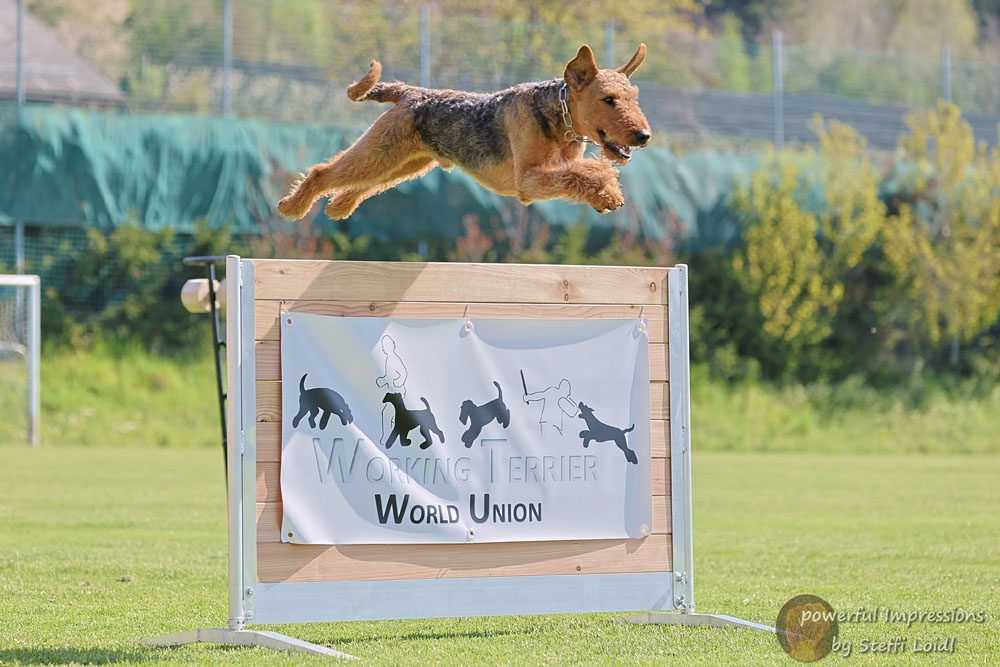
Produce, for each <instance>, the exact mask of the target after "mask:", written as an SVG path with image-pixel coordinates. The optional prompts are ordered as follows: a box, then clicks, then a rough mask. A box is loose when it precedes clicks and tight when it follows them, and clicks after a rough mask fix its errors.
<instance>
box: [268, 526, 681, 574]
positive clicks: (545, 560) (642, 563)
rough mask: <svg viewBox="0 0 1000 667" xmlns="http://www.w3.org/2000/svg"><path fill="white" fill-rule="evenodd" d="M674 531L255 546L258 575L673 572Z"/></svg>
mask: <svg viewBox="0 0 1000 667" xmlns="http://www.w3.org/2000/svg"><path fill="white" fill-rule="evenodd" d="M671 552H672V550H671V539H670V536H669V535H650V536H648V537H645V538H642V539H638V540H582V541H572V542H568V541H566V542H507V543H501V544H497V543H492V544H413V545H405V546H403V547H402V548H398V549H388V548H387V547H386V546H385V545H350V546H340V547H331V546H323V545H316V546H306V545H297V544H281V543H266V544H260V545H258V547H257V580H258V581H260V582H263V583H276V582H296V581H361V580H368V581H371V580H384V579H440V578H445V577H510V576H537V575H557V574H610V573H617V572H664V571H666V572H669V571H671V570H672V569H673V562H672V557H671Z"/></svg>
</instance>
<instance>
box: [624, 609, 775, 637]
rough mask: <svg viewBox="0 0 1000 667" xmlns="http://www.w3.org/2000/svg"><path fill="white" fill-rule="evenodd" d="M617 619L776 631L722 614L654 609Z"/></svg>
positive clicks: (636, 622) (627, 621) (642, 622)
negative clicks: (685, 612) (684, 612)
mask: <svg viewBox="0 0 1000 667" xmlns="http://www.w3.org/2000/svg"><path fill="white" fill-rule="evenodd" d="M619 620H620V621H621V622H622V623H635V624H637V625H651V624H655V625H710V626H712V627H713V628H753V629H754V630H764V631H765V632H773V633H775V634H777V632H778V631H777V630H775V629H774V628H772V627H771V626H769V625H763V624H761V623H753V622H752V621H744V620H743V619H742V618H733V617H732V616H724V615H722V614H683V613H672V612H664V611H655V612H649V613H646V614H636V615H635V616H629V617H627V618H621V619H619Z"/></svg>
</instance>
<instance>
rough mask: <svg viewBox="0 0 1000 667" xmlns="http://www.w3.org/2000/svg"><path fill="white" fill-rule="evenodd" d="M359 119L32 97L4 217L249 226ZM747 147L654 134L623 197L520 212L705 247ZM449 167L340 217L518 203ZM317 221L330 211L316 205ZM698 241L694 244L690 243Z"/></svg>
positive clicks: (490, 210) (11, 125)
mask: <svg viewBox="0 0 1000 667" xmlns="http://www.w3.org/2000/svg"><path fill="white" fill-rule="evenodd" d="M353 138H354V133H350V134H345V133H344V132H342V131H340V130H338V129H335V128H329V127H319V126H309V125H287V124H274V123H264V122H259V121H253V120H242V119H233V118H218V117H202V116H147V115H128V114H120V113H114V112H99V111H87V110H78V109H65V108H57V107H47V106H29V107H27V108H25V109H24V110H23V111H22V112H21V113H20V114H18V113H17V112H16V111H14V110H12V109H7V110H5V111H3V112H0V224H4V223H6V224H10V223H11V222H12V221H17V220H20V221H25V222H27V223H29V224H32V225H36V226H42V227H53V226H61V227H77V228H80V227H82V228H108V227H112V226H116V225H121V224H124V223H126V222H132V223H135V224H139V225H140V226H143V227H146V228H149V229H162V228H165V227H169V228H173V229H175V230H176V231H178V232H180V233H190V232H191V231H192V230H193V227H194V223H195V221H197V220H199V219H205V220H207V221H208V222H209V223H210V224H211V225H228V226H229V227H230V228H231V229H232V231H233V232H234V233H236V234H241V235H244V234H248V235H253V234H257V233H259V232H260V231H261V228H262V226H271V227H272V228H273V225H275V224H284V223H281V221H280V219H279V218H278V217H277V215H276V213H275V212H274V203H275V202H276V201H277V200H278V199H279V198H280V197H281V196H282V195H283V193H284V192H285V191H286V189H287V187H288V185H289V183H290V181H291V180H292V179H293V178H294V177H295V176H296V175H297V174H298V172H300V171H302V170H304V169H305V168H306V167H307V166H309V165H311V164H313V163H315V162H318V161H321V160H323V159H326V158H327V157H329V156H330V155H332V154H333V153H335V152H336V151H337V150H339V149H340V148H342V147H344V145H345V142H346V141H347V140H350V139H353ZM753 161H754V160H753V158H752V157H745V156H738V155H734V154H720V153H693V154H690V155H687V156H685V157H680V158H679V157H677V156H675V155H673V154H672V153H671V152H670V151H668V150H666V149H662V148H649V149H646V150H643V151H639V152H638V153H637V154H636V156H635V158H634V159H633V161H632V163H631V164H630V165H628V166H626V167H625V168H623V169H622V183H623V186H624V189H625V191H626V197H627V202H628V204H627V206H625V207H624V208H622V209H621V210H619V211H617V212H615V213H612V214H609V215H604V216H602V215H598V214H597V213H595V212H594V211H592V210H591V209H590V208H589V207H586V206H581V205H574V204H569V203H567V202H560V201H554V202H541V203H537V204H534V205H532V206H531V207H529V208H528V213H527V214H528V215H530V216H534V217H536V218H540V219H541V220H543V221H544V222H546V223H548V224H550V225H552V226H555V227H561V226H566V225H573V224H585V225H587V226H590V227H597V228H603V229H608V230H610V229H618V230H622V231H627V232H629V233H632V234H635V235H636V236H638V237H641V238H650V239H654V240H662V239H664V238H669V239H670V240H671V241H672V242H674V244H675V246H687V249H695V250H696V249H700V248H701V247H702V246H703V245H704V244H706V243H708V244H717V243H723V244H726V243H728V242H729V241H731V240H732V239H733V238H735V236H736V234H737V226H736V223H735V221H734V220H733V218H732V216H731V214H730V212H729V210H728V209H727V207H726V203H727V200H728V195H729V191H730V190H731V188H732V185H733V182H734V179H735V178H737V177H738V176H740V175H741V174H745V173H747V172H748V171H749V169H750V168H751V167H752V165H753ZM520 206H521V205H520V204H518V203H517V202H516V201H515V200H513V199H510V198H504V197H498V196H496V195H494V194H492V193H490V192H488V191H486V190H484V189H483V188H482V187H480V186H479V185H478V184H476V183H475V182H474V181H473V180H472V179H471V178H469V177H468V176H466V175H465V174H463V173H461V171H460V170H458V169H456V170H455V171H453V172H451V173H445V172H443V171H441V170H435V171H434V172H432V173H431V174H429V175H428V176H425V177H424V178H423V179H420V180H417V181H411V182H408V183H405V184H403V185H401V186H399V187H397V188H395V189H393V190H391V191H389V192H387V193H385V194H383V195H380V196H378V197H375V198H373V199H371V200H369V201H367V202H366V203H365V204H363V205H362V207H361V208H360V209H359V210H358V211H357V212H356V213H355V215H354V216H352V217H351V219H350V220H349V221H348V223H347V228H348V229H349V230H350V232H351V233H352V234H354V235H368V236H372V237H375V238H380V239H387V240H413V239H429V238H454V237H456V236H459V235H461V234H463V233H464V230H465V227H464V224H463V220H467V219H468V218H467V216H470V215H471V216H474V217H475V219H477V220H478V221H480V222H485V223H490V221H494V220H498V221H504V220H509V219H510V218H511V217H512V216H517V215H523V214H524V212H523V211H522V210H521V208H520ZM316 222H317V224H320V225H321V226H323V225H325V224H328V223H330V221H329V220H327V219H326V218H325V216H323V215H322V214H320V215H319V216H317V219H316ZM691 246H694V247H691Z"/></svg>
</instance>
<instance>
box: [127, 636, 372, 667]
mask: <svg viewBox="0 0 1000 667" xmlns="http://www.w3.org/2000/svg"><path fill="white" fill-rule="evenodd" d="M195 642H208V643H212V644H233V645H238V646H260V647H261V648H269V649H274V650H275V651H287V652H288V653H312V654H314V655H329V656H333V657H334V658H344V659H347V660H357V658H356V657H354V656H353V655H348V654H347V653H341V652H340V651H334V650H333V649H332V648H327V647H325V646H319V645H317V644H310V643H309V642H304V641H302V640H301V639H295V638H294V637H289V636H288V635H283V634H280V633H277V632H266V631H262V630H227V629H224V628H209V629H204V630H185V631H184V632H175V633H174V634H171V635H162V636H160V637H150V638H149V639H143V640H141V641H140V642H139V643H140V644H146V645H147V646H180V645H181V644H194V643H195Z"/></svg>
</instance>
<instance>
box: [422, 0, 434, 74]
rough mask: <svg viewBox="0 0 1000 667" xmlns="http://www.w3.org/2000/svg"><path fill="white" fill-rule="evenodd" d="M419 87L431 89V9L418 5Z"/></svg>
mask: <svg viewBox="0 0 1000 667" xmlns="http://www.w3.org/2000/svg"><path fill="white" fill-rule="evenodd" d="M420 85H421V86H423V87H424V88H430V87H431V8H430V7H429V6H427V5H420Z"/></svg>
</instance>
